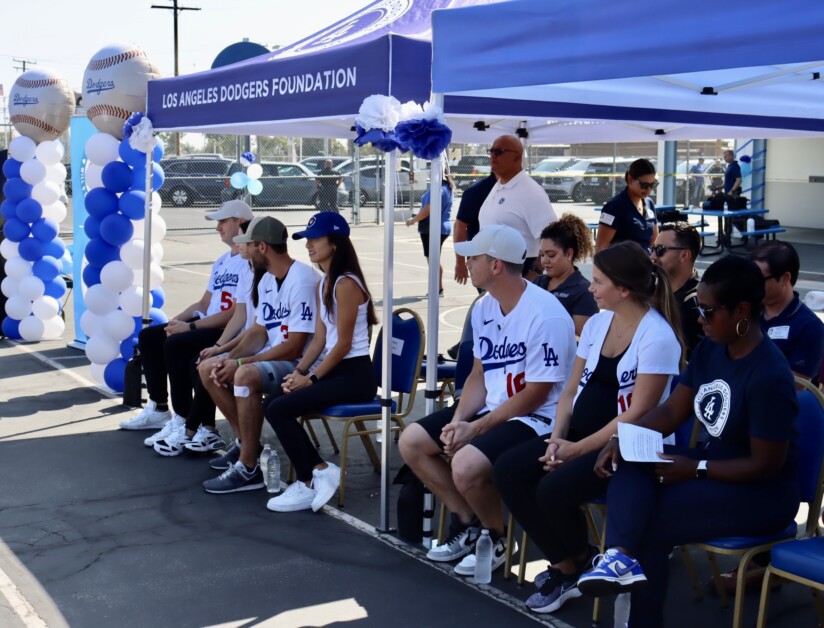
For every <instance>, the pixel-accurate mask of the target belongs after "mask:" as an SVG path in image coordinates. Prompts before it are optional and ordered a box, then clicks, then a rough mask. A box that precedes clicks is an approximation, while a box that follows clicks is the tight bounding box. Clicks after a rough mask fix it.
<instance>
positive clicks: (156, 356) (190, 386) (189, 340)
mask: <svg viewBox="0 0 824 628" xmlns="http://www.w3.org/2000/svg"><path fill="white" fill-rule="evenodd" d="M222 333H223V330H222V329H195V330H194V331H187V332H183V333H180V334H173V335H171V336H168V337H167V336H166V325H165V324H164V325H152V326H151V327H144V328H143V329H142V330H141V331H140V334H139V335H138V340H137V342H138V347H139V348H140V355H141V364H142V366H143V374H144V375H145V376H146V389H147V390H148V392H149V399H151V400H152V401H154V402H155V403H159V404H165V403H167V402H168V399H169V389H168V387H167V385H166V377H168V378H169V385H170V386H171V388H172V408H173V409H174V411H175V413H177V414H178V415H180V416H182V417H184V418H188V417H189V416H192V417H194V418H195V419H197V420H198V422H203V423H205V424H209V420H210V418H211V424H212V425H213V424H214V416H215V405H214V402H212V398H211V397H210V396H209V393H208V392H206V391H205V390H203V391H202V392H201V393H200V394H197V395H195V400H196V402H195V403H193V402H192V394H193V391H196V390H197V387H200V388H201V389H202V386H199V382H200V378H199V377H198V374H197V369H196V368H195V366H194V363H195V362H196V361H197V357H198V355H200V352H201V351H202V350H203V349H205V348H206V347H211V346H213V345H214V344H215V342H217V340H218V338H220V335H221V334H222Z"/></svg>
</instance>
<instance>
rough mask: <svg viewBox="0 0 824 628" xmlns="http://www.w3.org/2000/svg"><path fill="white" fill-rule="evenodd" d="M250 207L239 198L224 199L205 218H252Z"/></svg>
mask: <svg viewBox="0 0 824 628" xmlns="http://www.w3.org/2000/svg"><path fill="white" fill-rule="evenodd" d="M254 217H255V216H254V214H253V213H252V208H251V207H249V205H248V203H244V202H243V201H241V200H237V199H236V200H233V201H226V202H225V203H223V205H221V206H220V209H218V210H217V211H215V212H212V213H211V214H206V220H223V219H224V218H240V219H241V220H252V218H254Z"/></svg>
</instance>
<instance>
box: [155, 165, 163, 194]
mask: <svg viewBox="0 0 824 628" xmlns="http://www.w3.org/2000/svg"><path fill="white" fill-rule="evenodd" d="M165 180H166V173H165V172H163V168H161V167H160V164H152V190H153V191H155V192H157V191H158V190H159V189H160V188H162V187H163V182H164V181H165Z"/></svg>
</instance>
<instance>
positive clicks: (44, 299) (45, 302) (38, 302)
mask: <svg viewBox="0 0 824 628" xmlns="http://www.w3.org/2000/svg"><path fill="white" fill-rule="evenodd" d="M31 311H32V313H33V314H34V315H35V316H36V317H37V318H39V319H40V320H41V321H47V320H49V319H50V318H54V317H55V316H57V314H58V313H59V312H60V304H59V303H58V302H57V299H55V298H54V297H50V296H48V295H43V296H41V297H38V298H36V299H35V300H34V303H32V304H31Z"/></svg>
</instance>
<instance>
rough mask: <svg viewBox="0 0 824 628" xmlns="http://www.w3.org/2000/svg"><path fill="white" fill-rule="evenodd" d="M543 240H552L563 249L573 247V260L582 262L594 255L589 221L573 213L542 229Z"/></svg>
mask: <svg viewBox="0 0 824 628" xmlns="http://www.w3.org/2000/svg"><path fill="white" fill-rule="evenodd" d="M541 239H542V240H552V241H553V242H554V243H555V245H556V246H559V247H560V248H561V250H563V251H566V250H568V249H572V262H573V263H575V262H582V261H584V260H585V259H586V258H588V257H589V256H590V255H592V251H593V246H592V234H591V233H590V231H589V227H587V223H585V222H584V221H583V220H581V219H580V218H578V216H575V215H573V214H564V215H563V216H561V217H560V218H559V219H558V220H556V221H555V222H552V223H550V224H548V225H547V226H546V227H544V230H543V231H541Z"/></svg>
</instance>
